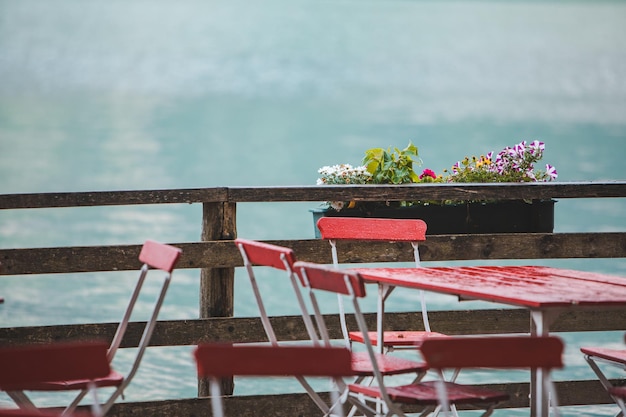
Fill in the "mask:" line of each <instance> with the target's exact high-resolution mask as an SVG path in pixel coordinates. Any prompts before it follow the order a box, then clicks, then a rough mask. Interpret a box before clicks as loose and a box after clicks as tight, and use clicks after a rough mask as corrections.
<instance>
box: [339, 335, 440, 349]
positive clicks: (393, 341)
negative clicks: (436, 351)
mask: <svg viewBox="0 0 626 417" xmlns="http://www.w3.org/2000/svg"><path fill="white" fill-rule="evenodd" d="M368 335H369V338H370V341H371V342H372V345H374V346H377V345H378V334H377V333H376V332H368ZM429 337H449V336H448V335H445V334H443V333H437V332H425V331H386V332H385V333H384V335H383V340H384V342H383V345H384V346H413V347H414V348H415V349H418V348H419V347H420V346H421V345H422V342H423V341H424V340H425V339H428V338H429ZM350 340H351V341H353V342H359V343H364V340H363V333H361V332H350Z"/></svg>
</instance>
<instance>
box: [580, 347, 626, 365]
mask: <svg viewBox="0 0 626 417" xmlns="http://www.w3.org/2000/svg"><path fill="white" fill-rule="evenodd" d="M580 351H581V352H582V353H584V354H585V355H590V356H595V357H598V358H601V359H605V360H608V361H611V362H617V363H621V364H623V365H626V349H607V348H599V347H582V348H580Z"/></svg>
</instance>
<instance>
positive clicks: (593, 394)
mask: <svg viewBox="0 0 626 417" xmlns="http://www.w3.org/2000/svg"><path fill="white" fill-rule="evenodd" d="M555 385H556V389H557V392H558V395H559V400H560V403H561V406H576V405H600V404H612V403H613V402H612V401H611V399H610V398H609V397H608V395H607V394H606V392H605V391H604V389H603V388H602V386H601V385H600V383H599V382H598V381H595V380H580V381H566V382H556V383H555ZM479 386H481V387H485V388H489V389H498V390H503V391H505V392H507V393H509V395H510V397H511V399H510V400H509V401H507V402H506V403H503V404H502V405H501V406H500V407H499V408H527V407H528V395H529V384H527V383H508V384H482V385H479ZM328 397H329V396H328V394H326V393H323V394H322V398H325V399H328ZM583 402H584V404H583ZM224 407H225V411H226V416H238V417H258V416H272V417H293V416H298V417H309V416H311V417H317V416H319V409H318V408H317V407H316V406H315V405H314V404H313V402H312V401H311V400H310V398H309V397H308V396H307V394H303V393H286V394H276V395H247V396H232V397H226V398H225V399H224ZM82 408H83V409H85V411H87V408H86V407H82ZM615 409H616V411H617V407H615ZM403 410H404V411H406V412H408V413H416V412H419V411H420V410H421V408H420V407H416V406H405V407H403ZM581 410H582V409H581ZM210 415H211V403H210V399H209V398H206V397H205V398H186V399H177V400H165V401H145V402H120V403H118V404H115V405H114V406H113V408H111V410H110V411H109V412H108V413H107V416H109V417H143V416H145V417H197V416H210Z"/></svg>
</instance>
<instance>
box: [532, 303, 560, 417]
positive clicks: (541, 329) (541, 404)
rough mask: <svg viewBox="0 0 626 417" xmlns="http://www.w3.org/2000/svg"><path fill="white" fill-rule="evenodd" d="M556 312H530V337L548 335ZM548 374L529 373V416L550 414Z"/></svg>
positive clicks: (540, 370) (544, 416)
mask: <svg viewBox="0 0 626 417" xmlns="http://www.w3.org/2000/svg"><path fill="white" fill-rule="evenodd" d="M558 314H559V313H558V312H554V311H541V310H531V312H530V317H531V326H530V328H531V335H533V336H537V337H544V336H548V335H549V334H550V324H552V322H553V321H554V320H555V319H556V317H557V316H558ZM548 378H549V374H548V373H547V372H545V371H544V370H543V369H536V370H531V372H530V416H531V417H548V416H549V414H550V398H549V395H548V389H546V388H547V387H548V384H549V380H548Z"/></svg>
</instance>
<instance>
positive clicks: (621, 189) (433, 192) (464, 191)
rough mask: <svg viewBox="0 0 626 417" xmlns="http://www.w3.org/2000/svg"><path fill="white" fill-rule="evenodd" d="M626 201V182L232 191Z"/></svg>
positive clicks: (270, 195) (238, 197) (232, 192)
mask: <svg viewBox="0 0 626 417" xmlns="http://www.w3.org/2000/svg"><path fill="white" fill-rule="evenodd" d="M598 197H626V182H624V181H614V182H601V183H600V182H567V183H565V182H555V183H488V184H476V183H464V184H461V183H456V184H452V183H450V184H407V185H324V186H313V185H312V186H291V187H230V188H229V189H228V198H229V201H232V202H239V203H243V202H261V201H264V202H267V201H273V202H278V201H350V200H355V201H416V200H435V201H436V200H507V199H509V200H511V199H526V200H532V199H551V198H598Z"/></svg>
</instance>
